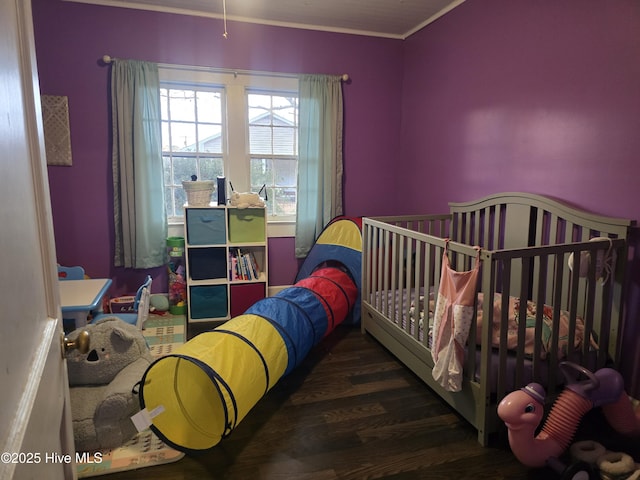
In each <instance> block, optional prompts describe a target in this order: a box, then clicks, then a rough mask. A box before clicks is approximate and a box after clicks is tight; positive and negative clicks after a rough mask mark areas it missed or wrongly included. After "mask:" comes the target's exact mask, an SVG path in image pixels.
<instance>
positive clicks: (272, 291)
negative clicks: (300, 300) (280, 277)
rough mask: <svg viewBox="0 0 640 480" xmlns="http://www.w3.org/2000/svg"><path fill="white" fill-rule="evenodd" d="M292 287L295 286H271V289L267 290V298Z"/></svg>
mask: <svg viewBox="0 0 640 480" xmlns="http://www.w3.org/2000/svg"><path fill="white" fill-rule="evenodd" d="M292 286H293V285H269V287H268V288H267V296H268V297H273V296H274V295H275V294H276V293H278V292H281V291H282V290H284V289H286V288H289V287H292Z"/></svg>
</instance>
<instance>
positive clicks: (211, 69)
mask: <svg viewBox="0 0 640 480" xmlns="http://www.w3.org/2000/svg"><path fill="white" fill-rule="evenodd" d="M118 60H119V59H118V58H116V57H112V56H111V55H103V56H102V61H103V62H104V63H105V64H107V65H108V64H110V63H113V62H116V61H118ZM158 66H159V67H161V68H172V69H174V70H200V71H207V72H215V73H231V74H233V75H234V76H237V75H269V76H275V77H288V78H295V77H297V75H293V74H289V73H277V72H259V71H251V70H236V69H232V68H215V67H202V66H188V65H175V64H170V63H158ZM340 78H341V79H342V81H343V82H346V81H347V80H349V74H348V73H345V74H343V75H341V77H340Z"/></svg>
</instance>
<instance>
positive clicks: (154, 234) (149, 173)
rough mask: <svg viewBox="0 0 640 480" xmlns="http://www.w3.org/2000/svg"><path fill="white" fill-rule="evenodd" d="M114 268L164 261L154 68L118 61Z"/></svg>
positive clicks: (115, 84) (115, 72)
mask: <svg viewBox="0 0 640 480" xmlns="http://www.w3.org/2000/svg"><path fill="white" fill-rule="evenodd" d="M111 108H112V124H113V132H112V135H113V137H112V139H113V140H112V145H113V158H112V163H113V197H114V198H113V202H114V222H115V256H114V264H115V266H116V267H127V268H151V267H158V266H161V265H164V264H165V263H166V238H167V216H166V214H165V203H164V178H163V163H162V140H161V135H162V134H161V127H160V118H161V117H160V81H159V77H158V66H157V65H156V64H154V63H149V62H140V61H136V60H117V61H115V62H114V63H113V65H112V67H111Z"/></svg>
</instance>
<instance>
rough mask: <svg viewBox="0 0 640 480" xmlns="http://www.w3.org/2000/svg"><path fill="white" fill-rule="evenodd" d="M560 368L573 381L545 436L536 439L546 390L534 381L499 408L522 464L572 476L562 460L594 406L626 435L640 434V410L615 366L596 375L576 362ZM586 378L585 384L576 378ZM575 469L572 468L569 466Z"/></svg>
mask: <svg viewBox="0 0 640 480" xmlns="http://www.w3.org/2000/svg"><path fill="white" fill-rule="evenodd" d="M560 368H561V370H562V372H563V374H564V375H565V378H566V379H567V381H568V385H567V387H566V388H565V390H564V391H563V392H562V393H561V394H560V396H559V397H558V399H557V400H556V401H555V403H554V404H553V407H552V408H551V412H550V413H549V417H548V418H547V420H546V422H545V424H544V426H543V427H542V430H541V431H540V433H538V435H537V436H535V437H534V435H535V431H536V429H537V428H538V425H539V424H540V422H541V420H542V416H543V414H544V407H543V405H544V398H545V391H544V388H543V387H542V386H541V385H540V384H538V383H530V384H529V385H527V386H526V387H524V388H522V389H521V390H517V391H515V392H512V393H510V394H509V395H507V396H506V397H505V398H504V399H503V400H502V401H501V402H500V404H499V405H498V416H499V417H500V418H501V419H502V420H503V421H504V422H505V424H506V426H507V428H508V429H509V444H510V445H511V449H512V451H513V453H514V455H515V456H516V457H517V458H518V460H519V461H520V462H521V463H523V464H524V465H526V466H529V467H543V466H545V465H548V466H550V467H552V468H553V469H554V470H556V471H558V472H562V473H563V478H579V477H576V476H574V475H573V474H572V475H568V474H569V473H574V472H569V470H571V468H567V469H564V468H562V466H561V465H559V460H558V458H559V457H560V455H562V453H563V452H564V451H565V450H566V449H567V448H568V447H569V443H570V442H571V439H572V438H573V435H574V434H575V432H576V430H577V428H578V424H579V422H580V420H581V419H582V417H583V416H584V415H585V414H586V413H587V412H588V411H589V410H591V409H592V408H595V407H601V408H602V411H603V413H604V415H605V418H606V419H607V421H608V422H609V424H610V425H611V426H612V427H613V428H614V429H615V430H616V431H617V432H619V433H622V434H624V435H640V409H639V410H636V411H634V408H633V406H632V404H631V400H630V399H629V397H628V396H627V394H626V392H625V391H624V382H623V380H622V376H621V375H620V373H618V372H617V371H616V370H613V369H611V368H602V369H600V370H598V371H596V372H595V373H592V372H591V371H589V370H587V369H585V368H583V367H581V366H579V365H576V364H575V363H572V362H562V363H561V364H560ZM576 374H582V375H583V376H584V377H586V380H581V381H577V380H575V378H576ZM570 467H571V466H570Z"/></svg>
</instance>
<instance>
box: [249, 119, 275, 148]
mask: <svg viewBox="0 0 640 480" xmlns="http://www.w3.org/2000/svg"><path fill="white" fill-rule="evenodd" d="M271 135H272V130H271V127H259V126H256V125H252V126H250V127H249V144H250V145H249V153H251V154H267V155H271V154H273V148H272V146H271V138H272V137H271Z"/></svg>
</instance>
